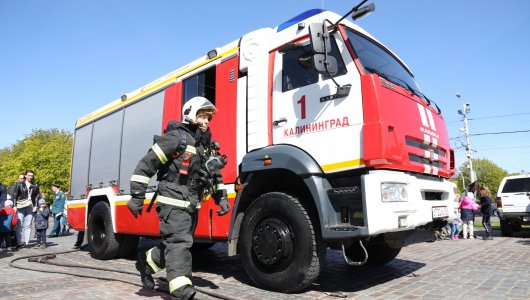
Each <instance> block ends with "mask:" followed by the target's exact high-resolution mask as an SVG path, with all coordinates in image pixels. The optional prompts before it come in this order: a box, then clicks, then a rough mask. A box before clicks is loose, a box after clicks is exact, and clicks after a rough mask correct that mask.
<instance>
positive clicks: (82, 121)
mask: <svg viewBox="0 0 530 300" xmlns="http://www.w3.org/2000/svg"><path fill="white" fill-rule="evenodd" d="M238 49H239V48H238V47H235V48H232V49H230V50H227V51H226V52H224V53H221V54H219V55H217V56H216V57H213V58H212V59H208V60H206V61H204V62H203V63H200V64H198V65H196V66H193V67H191V68H189V69H186V70H184V71H182V72H180V73H178V74H177V75H175V76H171V77H170V78H168V79H166V80H164V81H162V82H160V83H159V84H156V85H154V86H152V87H150V88H148V89H145V90H142V91H141V92H140V93H138V94H136V95H131V96H130V97H128V98H127V100H125V101H117V102H116V103H115V104H113V105H110V106H109V107H108V108H104V109H102V110H101V111H96V112H94V113H92V114H89V115H87V116H85V117H83V118H81V119H79V120H78V121H77V123H76V124H75V126H76V127H80V126H82V125H84V124H86V123H88V122H90V121H92V120H94V119H96V118H98V117H100V116H102V115H104V114H107V113H109V112H111V111H113V110H115V109H117V108H119V107H122V106H123V105H125V104H128V103H130V102H132V101H134V100H136V99H138V98H141V97H142V96H144V95H147V94H149V93H151V92H153V91H156V90H158V89H160V88H162V87H164V86H166V85H169V84H170V83H171V82H173V81H176V80H177V78H179V77H181V76H183V75H186V74H187V73H189V72H193V71H194V70H196V69H198V68H200V67H202V66H204V65H206V64H208V63H210V62H212V61H214V60H217V59H219V58H221V57H224V56H229V55H231V54H233V53H234V52H236V51H237V50H238ZM168 75H169V74H168Z"/></svg>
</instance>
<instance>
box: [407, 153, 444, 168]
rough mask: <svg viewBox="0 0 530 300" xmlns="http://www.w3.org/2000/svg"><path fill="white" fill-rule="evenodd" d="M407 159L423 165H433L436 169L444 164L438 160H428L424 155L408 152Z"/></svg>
mask: <svg viewBox="0 0 530 300" xmlns="http://www.w3.org/2000/svg"><path fill="white" fill-rule="evenodd" d="M409 160H410V161H413V162H417V163H420V164H424V165H429V166H433V167H437V168H438V169H442V168H443V167H444V164H443V163H441V162H439V161H432V162H431V161H429V159H427V158H425V157H421V156H418V155H415V154H409Z"/></svg>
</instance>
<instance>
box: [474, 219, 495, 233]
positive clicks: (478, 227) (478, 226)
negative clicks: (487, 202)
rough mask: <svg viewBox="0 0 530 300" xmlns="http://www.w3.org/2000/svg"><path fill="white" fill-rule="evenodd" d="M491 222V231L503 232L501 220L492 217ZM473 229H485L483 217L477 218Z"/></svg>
mask: <svg viewBox="0 0 530 300" xmlns="http://www.w3.org/2000/svg"><path fill="white" fill-rule="evenodd" d="M490 222H491V229H493V230H501V222H500V221H499V218H496V217H492V218H491V219H490ZM473 227H475V229H479V230H480V229H481V228H482V229H484V227H482V217H480V216H475V222H473Z"/></svg>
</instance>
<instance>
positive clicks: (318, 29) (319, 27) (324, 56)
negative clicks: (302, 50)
mask: <svg viewBox="0 0 530 300" xmlns="http://www.w3.org/2000/svg"><path fill="white" fill-rule="evenodd" d="M309 37H310V39H311V46H312V48H313V52H314V53H315V55H313V66H314V68H315V70H316V71H317V72H318V73H320V74H325V73H327V72H329V74H330V75H332V76H333V75H335V74H337V72H338V69H339V68H338V65H337V59H335V57H333V56H331V55H329V54H330V53H331V39H330V36H329V32H328V28H327V26H326V25H325V24H324V23H311V24H309Z"/></svg>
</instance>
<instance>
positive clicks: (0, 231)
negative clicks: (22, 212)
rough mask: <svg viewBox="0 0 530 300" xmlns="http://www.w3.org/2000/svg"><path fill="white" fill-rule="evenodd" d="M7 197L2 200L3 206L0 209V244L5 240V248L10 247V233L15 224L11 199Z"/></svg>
mask: <svg viewBox="0 0 530 300" xmlns="http://www.w3.org/2000/svg"><path fill="white" fill-rule="evenodd" d="M9 198H10V197H8V200H6V202H4V207H3V208H2V209H1V210H0V244H2V241H5V243H6V248H7V249H11V236H10V233H11V231H12V230H13V229H15V227H16V226H17V216H16V213H15V210H14V209H13V201H11V200H10V199H9Z"/></svg>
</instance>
